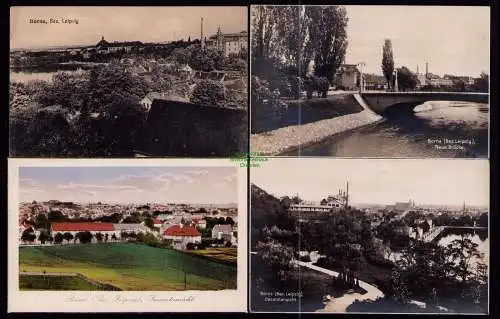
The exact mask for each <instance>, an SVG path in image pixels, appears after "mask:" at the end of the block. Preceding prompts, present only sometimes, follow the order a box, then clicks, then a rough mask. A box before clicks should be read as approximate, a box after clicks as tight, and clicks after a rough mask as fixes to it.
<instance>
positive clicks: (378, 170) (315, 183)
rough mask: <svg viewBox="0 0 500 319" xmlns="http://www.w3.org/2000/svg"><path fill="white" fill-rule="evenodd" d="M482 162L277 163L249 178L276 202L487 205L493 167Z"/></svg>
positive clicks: (271, 162) (323, 160)
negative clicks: (341, 194) (345, 199)
mask: <svg viewBox="0 0 500 319" xmlns="http://www.w3.org/2000/svg"><path fill="white" fill-rule="evenodd" d="M488 165H489V164H488V161H483V160H458V159H457V160H439V159H429V160H413V159H394V160H388V159H331V158H301V159H300V160H296V159H293V158H274V159H269V160H268V161H267V162H264V163H263V164H262V165H261V167H258V168H255V169H253V170H252V171H251V173H250V178H251V182H252V183H254V184H255V185H257V186H258V187H260V188H262V189H264V190H265V191H266V192H268V193H271V194H273V195H274V196H277V197H281V196H295V195H297V194H298V195H299V197H300V198H302V199H303V200H307V201H320V200H321V199H322V198H325V197H327V196H328V195H335V194H337V193H338V190H339V189H342V190H345V188H346V182H347V181H348V182H349V197H350V202H351V203H352V204H380V205H389V204H394V203H395V202H404V201H406V202H407V201H408V200H409V199H412V200H414V201H415V202H416V203H417V204H421V205H450V206H451V205H462V204H463V202H464V201H465V203H466V204H467V205H472V206H488V205H489V166H488Z"/></svg>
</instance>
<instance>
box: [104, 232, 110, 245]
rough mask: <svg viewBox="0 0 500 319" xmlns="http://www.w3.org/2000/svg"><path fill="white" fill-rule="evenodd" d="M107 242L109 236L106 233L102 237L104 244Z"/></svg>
mask: <svg viewBox="0 0 500 319" xmlns="http://www.w3.org/2000/svg"><path fill="white" fill-rule="evenodd" d="M108 240H109V234H108V233H106V235H104V242H106V243H107V242H108Z"/></svg>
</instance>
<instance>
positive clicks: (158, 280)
mask: <svg viewBox="0 0 500 319" xmlns="http://www.w3.org/2000/svg"><path fill="white" fill-rule="evenodd" d="M9 173H10V174H9V175H10V176H9V200H10V202H9V235H10V237H9V295H8V297H9V298H8V299H9V311H11V312H82V311H84V312H85V311H89V310H91V311H93V312H94V311H98V312H101V311H102V312H109V311H120V312H122V311H134V312H158V311H159V312H171V311H173V312H177V311H197V312H219V311H232V312H243V311H246V307H247V284H246V280H247V278H246V273H247V272H246V266H247V262H246V260H247V253H246V252H247V249H246V245H247V241H246V229H247V228H246V227H247V226H246V207H247V204H246V203H247V201H246V197H247V196H246V185H247V178H246V169H245V168H240V167H239V166H238V165H236V164H234V163H231V162H230V161H229V160H189V161H188V162H186V161H185V160H184V161H179V160H173V159H172V160H169V161H168V163H165V161H159V160H149V159H143V160H140V161H130V160H111V161H106V162H103V161H102V160H83V161H82V160H78V161H76V160H29V159H23V160H21V159H10V160H9ZM214 190H216V191H215V192H214ZM213 298H217V299H218V302H213ZM26 300H31V302H29V303H26Z"/></svg>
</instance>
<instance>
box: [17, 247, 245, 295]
mask: <svg viewBox="0 0 500 319" xmlns="http://www.w3.org/2000/svg"><path fill="white" fill-rule="evenodd" d="M19 270H20V271H21V272H43V271H46V272H48V273H49V272H61V273H64V272H71V273H75V272H77V273H80V274H82V275H84V276H86V277H88V278H89V279H92V280H95V281H98V282H101V283H108V284H111V285H113V286H116V287H118V288H120V289H122V290H128V291H131V290H132V291H148V290H149V291H169V290H184V289H185V287H186V289H188V290H219V289H228V288H229V289H236V267H235V266H234V267H231V266H229V265H224V264H221V263H217V262H215V261H211V260H207V259H200V258H197V257H195V256H191V255H189V254H186V253H183V252H179V251H175V250H170V249H162V248H153V247H150V246H145V245H139V244H128V243H121V244H80V245H62V246H46V247H20V248H19ZM82 290H86V289H82Z"/></svg>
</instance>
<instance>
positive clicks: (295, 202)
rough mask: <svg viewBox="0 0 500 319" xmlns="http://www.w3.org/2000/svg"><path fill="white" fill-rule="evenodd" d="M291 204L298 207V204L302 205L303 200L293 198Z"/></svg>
mask: <svg viewBox="0 0 500 319" xmlns="http://www.w3.org/2000/svg"><path fill="white" fill-rule="evenodd" d="M291 202H292V204H296V205H297V204H300V203H302V199H301V198H300V197H299V196H294V197H292V199H291Z"/></svg>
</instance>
